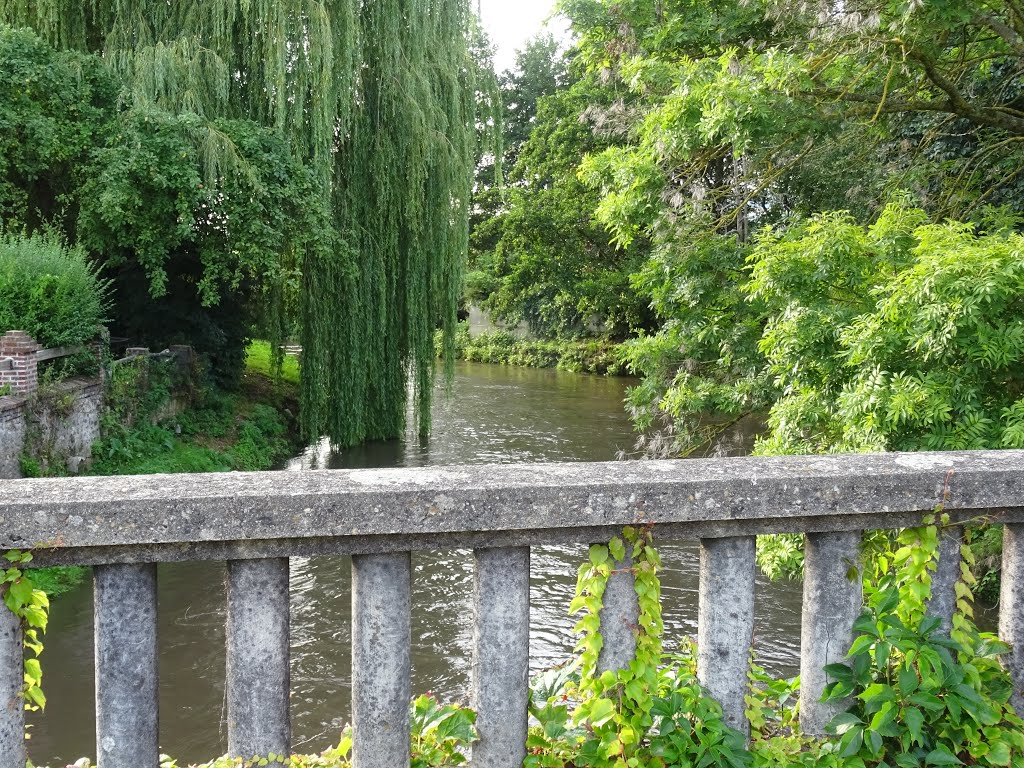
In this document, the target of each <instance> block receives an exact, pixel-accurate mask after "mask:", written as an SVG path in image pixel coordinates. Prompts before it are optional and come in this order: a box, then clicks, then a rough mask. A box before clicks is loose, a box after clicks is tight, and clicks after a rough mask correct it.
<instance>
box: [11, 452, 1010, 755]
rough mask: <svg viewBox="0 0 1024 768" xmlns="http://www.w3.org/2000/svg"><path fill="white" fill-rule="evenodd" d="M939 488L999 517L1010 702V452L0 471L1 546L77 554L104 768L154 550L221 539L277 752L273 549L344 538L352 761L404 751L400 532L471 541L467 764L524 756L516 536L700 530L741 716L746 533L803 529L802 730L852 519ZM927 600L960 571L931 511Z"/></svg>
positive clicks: (187, 556) (153, 680)
mask: <svg viewBox="0 0 1024 768" xmlns="http://www.w3.org/2000/svg"><path fill="white" fill-rule="evenodd" d="M944 496H945V497H946V500H945V509H946V511H948V512H949V513H950V514H951V516H952V518H953V520H954V521H957V522H964V521H968V520H972V519H977V518H979V517H984V518H985V519H987V520H990V521H993V522H1000V523H1007V526H1006V529H1005V537H1004V561H1003V584H1002V590H1003V591H1002V600H1001V624H1000V634H1001V636H1002V638H1003V639H1004V640H1006V641H1007V642H1009V643H1010V644H1011V646H1012V647H1013V650H1012V651H1011V653H1009V654H1007V657H1006V658H1005V663H1006V665H1007V667H1008V668H1009V670H1010V671H1011V673H1012V675H1013V678H1014V681H1015V684H1016V687H1017V694H1016V702H1017V704H1018V705H1019V704H1021V703H1022V702H1024V697H1022V693H1024V451H991V452H971V453H944V454H880V455H859V456H824V457H784V458H772V459H760V458H741V459H721V460H688V461H651V462H617V463H608V464H546V465H527V466H523V465H509V466H486V467H480V466H476V467H448V468H438V469H429V468H428V469H395V470H358V471H319V472H305V473H255V474H222V475H202V476H194V475H191V476H190V475H171V476H148V477H109V478H73V479H61V480H9V481H2V482H0V547H4V548H21V549H26V548H33V549H35V551H36V564H37V565H47V564H72V563H74V564H92V565H95V566H96V568H95V570H94V580H95V581H94V587H95V629H96V632H95V651H96V710H97V724H96V734H97V735H96V741H97V751H98V757H99V764H100V766H101V768H155V767H156V765H157V761H158V751H157V738H158V735H157V734H158V730H157V723H158V712H157V699H158V695H157V694H158V677H157V651H156V631H157V630H156V627H157V621H156V612H157V605H156V565H155V564H156V563H158V562H166V561H190V560H225V561H227V584H228V591H227V603H228V605H227V706H228V743H229V749H230V751H231V752H232V753H234V754H236V755H239V756H251V755H253V754H256V753H260V754H265V753H269V752H275V753H279V754H280V753H286V752H288V750H289V740H290V728H289V722H288V696H289V672H288V657H289V637H288V629H289V618H288V616H289V610H288V557H289V556H307V555H325V554H343V553H345V554H351V555H352V556H353V557H352V570H353V589H352V623H353V633H352V635H353V642H352V670H353V674H352V701H353V722H354V726H355V744H354V759H355V764H356V766H358V768H400V766H403V765H406V766H407V765H408V764H409V713H408V707H409V700H410V696H411V691H410V580H411V568H410V555H409V553H410V551H412V550H420V549H431V550H436V549H453V548H464V549H473V550H474V551H475V558H476V569H477V571H476V579H475V616H474V617H473V619H472V620H473V622H474V644H475V646H474V653H475V658H474V663H473V683H472V692H473V706H474V707H475V708H476V709H477V711H478V721H477V725H478V730H479V733H480V741H479V743H478V744H477V745H476V746H475V747H474V754H473V761H474V765H476V766H478V768H512V766H519V765H521V762H522V759H523V755H524V741H525V737H526V729H527V701H528V688H527V670H528V662H529V616H530V605H529V594H530V593H529V566H530V549H529V548H530V547H531V546H534V545H542V544H552V543H565V542H581V543H589V542H604V541H607V540H608V539H609V538H610V537H611V536H612V535H614V534H615V533H616V532H618V531H620V530H621V527H622V526H623V525H627V524H636V523H649V524H652V525H654V530H655V534H656V536H658V538H660V539H663V540H664V539H680V538H697V539H699V540H700V546H701V554H700V605H699V637H698V645H699V651H698V653H699V659H698V671H699V676H700V678H701V681H702V682H703V684H704V685H705V686H706V687H707V688H708V689H709V690H710V692H711V693H712V694H713V695H715V696H716V697H717V698H718V699H719V700H720V701H721V702H722V704H723V707H724V709H725V712H726V714H727V717H728V718H729V719H730V720H731V721H732V722H733V723H735V724H737V725H739V726H742V718H743V694H744V690H745V687H746V683H747V678H746V669H747V663H748V658H749V649H750V643H751V637H752V634H753V627H754V567H755V566H754V536H755V535H756V534H762V533H773V532H801V533H805V534H806V537H807V538H806V574H805V583H804V605H803V632H802V644H801V672H802V680H803V690H802V695H803V701H802V705H801V710H802V724H803V726H804V728H805V730H807V731H808V732H812V733H818V732H820V731H821V729H822V727H823V724H824V723H825V722H826V721H827V720H828V719H829V717H830V715H831V710H830V709H829V707H827V706H826V705H823V704H821V703H820V702H819V698H820V695H821V692H822V688H823V686H824V684H825V682H826V681H825V678H824V675H823V672H822V667H823V666H824V665H825V664H826V663H831V662H834V661H838V660H841V659H842V658H843V656H844V654H845V651H846V649H847V648H848V646H849V643H850V640H851V635H852V624H853V621H854V619H855V618H856V616H857V615H858V613H859V611H860V609H861V602H862V598H861V591H860V590H861V587H860V583H859V580H856V579H855V580H851V579H850V578H849V570H850V567H851V564H855V563H857V562H858V545H859V542H860V531H862V530H864V529H869V528H899V527H905V526H910V525H916V524H918V523H919V522H920V519H921V515H922V513H924V512H927V511H930V510H933V509H935V507H936V505H937V504H938V503H939V502H940V501H941V500H942V499H943V497H944ZM946 538H947V542H946V543H944V546H943V550H944V552H946V555H945V556H944V557H942V558H941V560H940V566H939V572H938V573H937V574H936V576H935V578H934V589H935V594H934V596H933V603H932V606H933V610H934V611H935V612H936V613H937V614H939V615H941V616H945V617H947V618H948V616H950V615H951V612H952V605H953V602H954V593H953V584H954V581H955V578H956V574H957V572H958V569H959V563H958V561H957V555H958V551H959V550H958V548H957V547H956V546H955V544H956V543H957V542H956V535H955V531H954V532H947V537H946ZM631 578H632V577H631V575H630V573H629V570H628V568H624V569H622V570H621V571H618V572H617V573H616V575H615V576H613V581H612V583H611V584H609V587H608V590H607V591H606V593H605V612H604V615H603V621H602V633H603V634H604V636H605V643H606V645H605V648H604V650H603V653H604V657H603V659H602V664H603V665H605V666H613V665H615V664H619V663H621V662H622V660H623V658H628V656H629V653H630V652H631V643H632V641H633V635H632V630H631V628H630V625H631V623H632V617H633V616H635V610H636V602H635V595H634V594H633V591H632V589H630V588H629V587H630V585H631V581H630V580H631ZM0 615H2V616H3V618H0V623H2V626H0V768H24V765H25V754H24V741H23V738H22V734H23V728H24V721H23V712H22V708H21V706H20V701H19V700H18V693H19V691H20V689H21V684H22V679H21V677H22V676H21V660H22V646H21V630H20V628H19V626H18V624H17V622H15V621H14V620H13V618H12V616H11V615H10V614H9V613H8V612H6V611H0Z"/></svg>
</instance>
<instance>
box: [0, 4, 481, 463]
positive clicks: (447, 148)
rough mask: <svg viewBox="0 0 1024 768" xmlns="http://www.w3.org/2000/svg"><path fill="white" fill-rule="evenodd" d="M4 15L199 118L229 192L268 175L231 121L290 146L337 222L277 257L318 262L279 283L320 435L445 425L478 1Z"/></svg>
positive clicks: (312, 421) (211, 177) (156, 101)
mask: <svg viewBox="0 0 1024 768" xmlns="http://www.w3.org/2000/svg"><path fill="white" fill-rule="evenodd" d="M0 21H3V22H6V23H8V24H12V25H15V26H29V27H32V28H33V29H35V30H36V32H37V33H38V34H40V35H41V36H43V37H44V38H45V39H47V40H48V41H49V42H50V43H51V44H52V45H54V46H55V47H57V48H61V49H76V50H81V51H86V52H91V53H95V54H97V55H99V56H100V57H102V59H103V60H104V62H106V64H107V65H108V66H109V67H110V68H111V69H112V70H113V71H114V72H115V73H116V74H117V75H118V76H119V77H120V79H121V81H122V82H123V83H124V91H123V96H122V100H123V102H124V108H125V109H126V110H129V111H130V110H133V109H134V110H154V109H157V110H164V111H166V112H169V113H172V114H186V113H187V114H192V115H195V116H197V117H198V118H200V119H199V120H197V121H194V123H193V124H194V125H195V126H196V127H195V130H194V131H193V134H194V135H193V136H192V140H193V141H194V144H195V151H196V152H197V153H199V155H200V156H201V157H202V163H203V167H204V169H205V173H206V176H207V181H208V182H209V183H211V184H213V185H215V184H216V182H217V179H218V178H219V177H223V176H224V175H227V174H246V173H250V172H251V170H252V169H251V168H247V162H249V161H247V160H245V159H243V158H242V156H241V154H240V153H239V152H237V151H236V148H235V147H234V145H233V144H232V141H231V139H230V137H229V136H227V135H226V134H225V133H224V132H223V131H221V130H218V128H217V125H218V123H217V121H218V120H222V119H224V118H231V119H248V120H252V121H255V122H257V123H259V124H261V125H263V126H265V127H267V128H269V129H271V130H273V131H275V132H276V133H278V134H279V135H280V136H281V137H282V138H283V139H285V140H286V141H287V142H288V144H289V146H290V148H291V151H292V153H293V154H294V155H295V156H296V158H298V159H300V160H301V162H303V163H304V164H306V165H307V166H308V167H309V168H310V169H311V170H312V172H313V173H314V174H315V177H316V179H317V180H318V184H317V192H316V196H317V199H311V200H310V201H309V205H310V206H322V207H323V208H324V210H327V211H329V212H330V221H331V222H332V225H331V227H330V230H329V231H328V232H326V233H325V234H324V236H323V237H319V238H317V240H316V241H315V242H308V241H306V242H303V243H302V244H301V245H299V246H294V247H288V248H285V249H284V252H282V253H281V254H279V255H278V256H279V258H280V259H281V260H282V261H285V262H288V263H289V264H292V265H294V264H299V265H300V266H301V274H302V280H301V290H300V291H299V296H298V297H297V300H296V301H294V302H290V301H289V300H288V298H287V295H286V294H287V293H288V290H287V288H286V287H285V286H280V285H271V286H267V287H266V293H265V296H266V297H267V301H268V302H269V303H271V304H273V306H274V307H275V313H276V320H277V322H276V323H275V325H277V327H284V326H283V323H284V320H285V317H284V314H285V313H286V312H288V311H289V308H290V307H291V308H292V310H291V311H294V312H295V314H297V315H298V316H299V318H300V320H301V329H302V330H301V334H302V344H303V361H302V362H303V369H302V413H303V429H304V431H305V433H306V435H307V436H308V437H317V436H320V435H326V436H329V437H330V438H331V440H332V442H334V443H335V444H337V445H349V444H353V443H356V442H359V441H361V440H364V439H368V438H390V437H397V436H400V435H401V434H403V432H404V430H405V429H406V426H407V421H408V418H409V414H412V418H413V420H414V423H415V427H416V428H417V429H418V431H419V432H420V433H421V434H423V433H426V432H427V431H428V430H429V427H430V398H431V392H432V383H433V378H434V368H435V362H434V361H435V348H434V334H435V331H436V330H437V329H438V328H440V329H441V330H442V331H443V337H444V338H445V339H446V342H445V343H446V345H447V347H448V350H449V351H451V350H452V348H453V346H454V330H455V326H456V322H457V321H456V309H457V302H458V298H459V294H460V290H461V280H462V276H461V269H462V263H463V260H464V254H465V251H466V248H467V241H468V206H469V198H470V192H471V189H470V185H471V176H472V170H473V164H474V150H475V124H474V114H473V113H474V83H473V82H472V81H473V78H474V75H473V73H474V71H475V70H474V67H473V66H472V62H471V60H470V53H469V47H468V32H469V28H470V24H471V15H470V11H469V9H468V2H467V0H362V1H360V0H89V2H83V1H82V0H0ZM227 226H230V222H228V224H227ZM296 307H297V309H295V308H296ZM445 359H446V360H451V359H453V355H451V354H447V355H445ZM410 406H411V407H410Z"/></svg>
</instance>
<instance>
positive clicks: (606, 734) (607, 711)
mask: <svg viewBox="0 0 1024 768" xmlns="http://www.w3.org/2000/svg"><path fill="white" fill-rule="evenodd" d="M660 567H661V560H660V557H659V556H658V553H657V551H656V550H655V549H654V547H653V545H652V539H651V531H650V529H649V528H633V527H628V528H626V529H625V530H624V531H623V535H622V537H621V538H620V537H615V538H613V539H612V540H611V541H610V542H609V543H608V545H607V546H605V545H594V546H592V547H591V548H590V553H589V558H588V561H587V562H585V563H583V564H582V565H581V566H580V570H579V578H578V580H577V586H576V597H575V599H574V600H573V602H572V604H571V605H570V611H571V612H579V613H582V614H583V615H582V618H581V619H580V620H579V622H578V623H577V624H576V631H577V632H578V633H580V635H581V637H580V640H579V642H578V644H577V646H576V649H577V650H578V651H579V652H580V656H579V659H578V662H577V664H574V665H573V666H572V667H568V668H563V669H560V670H552V671H550V672H548V673H545V674H544V675H541V676H540V677H539V678H537V679H536V680H535V681H534V686H533V687H534V690H533V697H532V703H531V708H530V711H531V714H533V715H534V717H535V718H536V719H537V721H538V725H537V726H535V727H534V728H532V729H531V731H530V736H529V738H528V740H527V748H528V755H527V758H526V761H525V763H524V766H526V767H527V768H540V767H541V766H543V767H544V768H563V767H568V766H584V765H585V766H594V767H597V766H608V767H609V768H611V767H612V766H614V767H615V768H626V766H629V767H630V768H632V767H634V766H646V767H648V768H666V767H667V766H677V765H694V766H710V765H715V766H729V767H730V768H742V767H744V766H750V765H751V764H752V763H751V756H750V754H749V753H748V752H747V751H746V749H745V747H744V739H743V736H742V735H741V734H740V733H739V732H737V731H735V730H733V729H732V728H730V727H729V726H728V725H727V724H726V723H725V721H724V720H723V716H722V709H721V707H720V706H719V705H718V703H717V702H715V701H714V700H713V699H711V698H709V697H707V696H705V695H704V694H703V692H702V691H701V688H700V685H699V684H698V683H697V680H696V660H695V655H694V649H693V646H692V644H691V645H688V646H687V647H686V649H685V651H684V653H683V654H681V655H676V656H669V657H668V659H667V663H666V664H663V661H665V657H664V655H663V653H662V645H661V635H662V631H663V624H662V619H661V598H660V595H661V588H660V583H659V581H658V577H657V571H658V569H659V568H660ZM622 568H629V569H630V570H631V572H632V573H633V575H634V577H635V590H636V594H637V600H638V603H639V608H640V615H639V620H638V624H637V627H636V630H635V631H636V636H637V637H636V655H635V657H634V660H633V661H632V662H630V665H629V667H628V668H626V669H620V670H616V671H610V670H605V671H601V670H600V669H599V667H598V659H599V656H600V653H601V649H602V647H603V638H602V636H601V633H600V624H601V618H600V611H601V608H602V605H603V602H602V598H603V595H604V591H605V588H606V586H607V583H608V579H609V578H610V577H611V575H612V574H613V573H614V572H615V571H617V570H619V569H622ZM577 666H578V674H576V667H577Z"/></svg>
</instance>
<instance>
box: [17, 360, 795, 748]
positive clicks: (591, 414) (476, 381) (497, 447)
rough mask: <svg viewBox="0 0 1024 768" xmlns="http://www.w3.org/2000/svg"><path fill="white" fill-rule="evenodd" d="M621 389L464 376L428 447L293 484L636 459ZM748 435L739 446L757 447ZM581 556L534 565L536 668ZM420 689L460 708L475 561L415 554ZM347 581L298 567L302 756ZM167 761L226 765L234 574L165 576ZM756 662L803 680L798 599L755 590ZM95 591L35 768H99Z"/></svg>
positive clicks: (463, 369)
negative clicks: (83, 764)
mask: <svg viewBox="0 0 1024 768" xmlns="http://www.w3.org/2000/svg"><path fill="white" fill-rule="evenodd" d="M631 383H632V382H630V381H629V380H627V379H616V378H602V377H597V376H585V375H576V374H570V373H563V372H558V371H550V370H534V369H523V368H510V367H505V366H491V365H482V364H470V363H466V364H461V365H460V366H459V368H458V371H457V375H456V379H455V382H454V390H453V392H452V395H451V397H450V398H446V397H445V396H444V393H443V392H442V391H440V390H439V391H438V393H437V397H436V402H435V406H434V413H433V418H434V432H433V435H432V437H431V438H430V440H429V441H425V442H424V441H418V440H412V441H408V442H399V441H395V442H388V443H375V444H371V445H368V446H364V447H361V448H359V449H355V450H350V451H346V452H344V453H341V454H335V453H332V452H331V451H330V450H329V448H328V447H327V446H323V445H320V446H314V447H312V448H310V449H308V450H307V451H306V452H305V453H304V454H303V455H301V456H299V457H296V458H295V459H294V460H292V461H291V462H289V464H288V466H287V468H286V469H287V470H289V471H310V470H316V469H323V468H331V469H335V468H353V467H392V466H424V465H442V464H479V463H507V462H531V461H605V460H610V459H613V458H615V456H616V454H617V452H618V451H619V450H629V449H630V448H631V446H632V444H633V434H632V430H631V426H630V423H629V420H628V419H627V418H626V416H625V413H624V411H623V406H622V400H623V396H624V393H625V388H626V387H627V386H628V385H629V384H631ZM742 430H743V427H742V426H741V434H740V435H739V438H740V439H739V443H740V444H742V443H743V438H748V437H749V435H746V434H742ZM660 550H661V553H662V559H663V561H664V564H665V570H664V572H663V574H662V595H663V604H664V618H665V644H666V647H667V648H668V649H670V650H671V649H673V648H676V647H678V645H679V642H680V641H681V640H682V639H683V638H686V637H688V636H693V635H695V634H696V629H697V547H696V544H695V543H694V542H662V543H661V545H660ZM584 556H585V548H584V547H544V548H535V549H534V551H533V560H532V574H531V585H532V587H531V609H532V616H531V642H530V653H531V666H532V669H533V671H534V672H537V671H540V670H542V669H545V668H547V667H549V666H552V665H554V664H557V663H560V662H563V661H565V660H566V659H568V658H569V657H570V655H571V651H572V646H573V643H574V638H573V635H572V626H573V624H574V621H573V619H572V618H570V617H569V616H567V615H566V610H567V608H568V605H569V601H570V600H571V598H572V595H573V588H574V583H575V573H576V569H577V567H578V565H579V563H580V562H581V560H582V558H583V557H584ZM413 566H414V577H413V579H414V583H413V606H414V607H413V616H412V632H413V690H414V691H415V692H417V693H419V692H426V691H433V692H434V693H435V694H437V695H439V696H440V697H442V698H444V699H448V700H453V701H454V700H465V698H466V691H467V685H468V682H469V670H470V646H471V642H472V627H471V621H472V602H471V601H472V581H473V578H472V576H473V574H472V559H471V554H470V553H469V552H465V551H452V552H440V553H416V554H414V555H413ZM350 568H351V564H350V562H349V559H348V558H346V557H320V558H293V559H292V561H291V594H292V608H291V622H292V628H291V647H292V706H291V709H292V725H293V734H294V736H293V745H294V748H295V749H296V751H307V752H314V751H319V750H322V749H324V748H326V747H327V746H330V745H331V744H334V743H336V742H337V740H338V737H339V734H340V731H341V728H342V727H343V725H344V724H345V722H346V721H347V718H348V715H349V683H350V678H351V670H350V663H351V662H350V627H349V620H350V605H351V591H350ZM158 580H159V601H160V616H159V622H160V672H161V679H160V707H161V710H160V733H161V749H162V751H163V752H166V753H168V754H171V755H174V756H175V757H177V758H178V759H179V761H182V762H184V761H200V760H207V759H210V758H212V757H214V756H216V755H219V754H222V753H223V752H224V751H225V750H226V729H225V725H224V722H225V721H224V714H225V713H224V565H223V564H222V563H192V564H180V565H179V564H173V565H165V566H160V569H159V576H158ZM757 619H758V621H757V631H756V637H755V646H756V651H757V654H758V659H759V662H760V663H761V664H762V665H763V666H765V667H766V668H768V669H769V670H770V671H772V672H775V673H777V674H780V675H786V676H788V675H793V674H796V669H797V665H798V659H797V654H798V651H799V637H800V585H799V584H794V583H777V584H771V583H764V582H763V581H759V582H758V592H757ZM92 642H93V639H92V589H91V585H89V584H85V585H83V586H82V587H81V588H80V589H79V590H77V591H76V592H74V593H72V594H70V595H67V596H65V597H63V598H61V599H59V600H57V601H56V602H55V603H54V605H53V608H52V611H51V617H50V630H49V632H48V633H47V636H46V651H45V652H44V654H43V670H44V680H43V688H44V690H45V691H46V694H47V696H48V699H49V704H48V705H47V709H46V713H45V715H42V716H33V717H32V718H31V723H32V729H31V734H32V738H31V741H30V742H29V752H30V755H31V757H32V759H33V760H34V761H35V762H36V763H37V764H42V765H51V766H53V768H56V766H58V765H64V764H65V763H69V762H72V761H73V760H75V759H76V758H78V757H80V756H83V755H88V756H95V737H94V730H93V729H94V713H95V708H94V703H93V671H92V664H93V656H92V653H93V651H92V647H93V646H92Z"/></svg>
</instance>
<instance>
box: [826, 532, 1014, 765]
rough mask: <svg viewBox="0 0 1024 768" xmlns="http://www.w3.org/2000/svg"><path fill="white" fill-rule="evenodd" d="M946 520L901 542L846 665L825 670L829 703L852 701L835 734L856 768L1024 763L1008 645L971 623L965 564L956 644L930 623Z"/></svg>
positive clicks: (871, 594) (884, 567) (871, 596)
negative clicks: (1006, 662)
mask: <svg viewBox="0 0 1024 768" xmlns="http://www.w3.org/2000/svg"><path fill="white" fill-rule="evenodd" d="M942 522H943V520H941V519H936V518H935V516H932V517H930V518H929V519H927V520H926V521H925V525H923V526H922V527H920V528H917V529H908V530H906V531H903V532H902V533H901V534H900V536H899V547H898V548H897V549H896V550H895V552H893V553H892V556H891V564H890V561H887V560H884V559H883V560H882V561H881V565H880V567H879V571H880V573H879V577H878V579H879V580H878V582H877V585H876V586H873V587H871V588H870V589H869V590H868V592H867V594H868V601H867V603H868V606H867V608H868V609H867V612H866V613H865V614H864V615H863V616H861V618H860V619H858V621H857V623H856V625H855V629H856V630H857V631H859V632H860V635H859V636H858V638H857V639H856V640H855V642H854V644H853V646H852V647H851V649H850V653H849V661H848V662H847V663H845V664H836V665H832V666H830V667H827V668H826V671H827V672H828V673H829V675H830V677H831V678H832V680H833V681H834V682H832V683H830V684H829V686H828V687H827V688H826V691H825V700H845V699H846V697H851V699H850V700H851V702H852V703H851V706H850V707H849V709H848V710H847V711H846V712H844V713H842V714H840V715H838V716H837V717H836V718H835V719H834V720H833V722H832V723H831V726H830V727H831V728H832V729H833V730H834V731H835V733H836V734H837V736H839V737H840V741H839V746H838V748H839V756H840V757H843V758H847V759H849V761H850V763H851V764H853V763H854V762H856V764H858V765H866V766H880V765H898V766H901V767H903V766H906V768H916V767H917V766H924V765H965V764H966V765H984V766H1010V765H1013V766H1018V765H1021V764H1022V762H1021V761H1022V759H1024V758H1022V755H1024V721H1021V719H1020V718H1019V717H1018V716H1017V715H1016V714H1015V713H1014V712H1013V710H1012V708H1011V707H1010V705H1009V704H1008V701H1009V698H1010V695H1011V694H1012V692H1013V685H1012V683H1011V681H1010V679H1009V677H1008V675H1007V673H1006V672H1005V671H1004V670H1003V668H1002V667H1001V665H1000V663H999V660H998V656H999V654H1001V653H1004V652H1005V651H1006V650H1007V647H1006V646H1005V645H1004V644H1002V643H1000V642H998V641H997V640H996V639H995V638H993V637H991V636H986V635H982V634H979V633H978V632H977V631H976V630H975V629H974V628H973V626H972V625H971V623H970V621H969V618H970V603H971V599H972V594H971V584H972V577H971V574H970V569H969V567H968V564H967V563H965V564H964V566H963V572H962V579H961V581H960V582H958V584H957V586H956V591H957V602H958V608H959V611H958V615H957V619H956V621H955V623H954V630H953V632H952V634H951V636H950V637H947V636H944V635H943V634H942V633H941V631H940V628H939V619H938V618H935V617H929V616H927V613H926V608H927V599H928V596H929V594H930V588H931V572H932V571H933V570H934V569H935V567H936V553H937V550H938V541H939V525H940V524H941V523H942ZM967 553H968V555H969V550H967Z"/></svg>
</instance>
